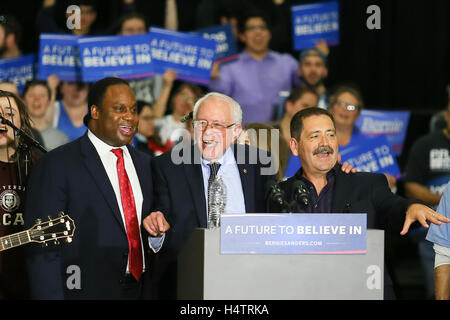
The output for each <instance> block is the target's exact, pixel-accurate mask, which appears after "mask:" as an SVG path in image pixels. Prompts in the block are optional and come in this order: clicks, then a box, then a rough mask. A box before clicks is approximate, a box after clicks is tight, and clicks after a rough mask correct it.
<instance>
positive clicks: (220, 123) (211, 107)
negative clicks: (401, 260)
mask: <svg viewBox="0 0 450 320" xmlns="http://www.w3.org/2000/svg"><path fill="white" fill-rule="evenodd" d="M201 120H204V121H208V125H207V126H206V127H202V126H200V125H195V123H196V122H197V121H201ZM233 123H235V119H234V116H233V108H232V107H231V105H230V104H229V103H228V102H226V101H224V100H222V99H220V98H218V97H214V96H211V97H209V98H207V99H206V100H204V101H203V103H202V104H201V106H200V107H199V109H198V112H197V115H196V119H195V120H194V125H195V127H194V135H195V141H196V143H197V145H198V146H199V148H200V151H201V152H202V156H203V158H204V159H208V160H215V159H219V158H220V157H221V156H222V155H223V154H224V153H225V151H226V150H227V148H228V147H229V146H230V145H231V144H232V143H234V142H235V141H236V139H237V138H238V136H239V134H240V133H241V131H242V126H241V125H239V124H235V125H232V126H230V125H231V124H233ZM211 124H217V126H215V128H212V127H211ZM227 126H230V127H228V128H226V127H227ZM219 127H222V128H219Z"/></svg>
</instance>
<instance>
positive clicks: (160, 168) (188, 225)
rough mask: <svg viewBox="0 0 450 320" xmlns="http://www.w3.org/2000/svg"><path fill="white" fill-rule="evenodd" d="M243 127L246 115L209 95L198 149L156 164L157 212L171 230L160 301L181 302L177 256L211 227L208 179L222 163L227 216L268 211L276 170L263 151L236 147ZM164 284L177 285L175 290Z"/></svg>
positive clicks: (197, 125)
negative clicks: (201, 230)
mask: <svg viewBox="0 0 450 320" xmlns="http://www.w3.org/2000/svg"><path fill="white" fill-rule="evenodd" d="M241 122H242V111H241V108H240V106H239V104H238V103H237V102H236V101H234V100H233V99H231V98H230V97H228V96H226V95H223V94H219V93H209V94H207V95H206V96H204V97H203V98H201V99H200V100H198V102H197V103H196V104H195V106H194V111H193V124H194V136H195V144H194V145H192V144H191V142H190V139H188V140H189V141H188V142H187V143H185V141H183V142H181V143H180V144H178V145H176V146H175V147H174V148H173V149H172V151H171V152H167V153H165V154H163V155H161V156H159V157H155V158H153V159H152V170H153V178H154V180H153V182H154V187H153V189H154V192H155V201H156V206H155V207H156V208H157V209H158V210H160V211H162V212H163V213H164V214H165V215H166V217H167V220H168V221H169V223H170V225H171V229H170V231H169V232H168V233H167V235H166V239H165V243H164V248H163V249H162V250H161V251H160V252H159V253H158V255H157V257H156V259H157V260H158V261H157V263H158V265H159V268H158V270H162V271H163V272H166V266H167V265H169V266H170V267H169V271H168V273H167V274H166V275H165V276H164V275H162V274H160V273H158V274H157V275H156V276H155V278H156V279H158V280H159V282H160V284H161V285H160V287H161V289H163V290H164V291H163V292H160V296H159V297H160V298H167V299H175V298H176V287H175V280H176V260H175V259H176V256H177V254H178V253H179V251H180V250H181V248H182V246H183V244H184V243H185V242H186V241H187V239H188V236H189V235H190V233H191V232H192V231H193V230H194V229H195V228H206V227H207V216H208V214H207V212H208V208H207V204H208V196H207V190H208V180H209V178H210V174H211V171H212V170H214V169H211V168H213V164H214V163H215V164H220V166H219V167H218V169H217V175H218V176H221V177H222V180H223V181H224V183H225V185H226V187H227V205H226V210H225V212H226V213H244V212H249V213H258V212H265V211H266V208H265V195H264V186H265V185H266V183H267V181H268V180H269V179H275V174H276V168H274V167H273V166H271V165H273V162H272V161H271V160H272V159H271V157H270V156H269V155H268V154H267V153H265V154H264V155H263V153H262V150H261V153H259V152H260V151H259V150H257V149H255V148H252V147H249V146H247V145H239V144H235V141H236V139H237V137H238V136H239V134H240V133H241V131H242V126H241ZM261 155H262V156H261ZM253 156H254V157H255V158H253V159H252V157H253ZM257 158H258V159H257ZM250 160H253V161H250ZM262 163H264V164H262ZM169 274H171V275H169ZM161 279H166V280H169V281H170V280H173V282H172V286H168V285H167V281H166V280H161Z"/></svg>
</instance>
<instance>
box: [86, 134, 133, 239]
mask: <svg viewBox="0 0 450 320" xmlns="http://www.w3.org/2000/svg"><path fill="white" fill-rule="evenodd" d="M80 144H81V156H82V158H83V161H84V164H85V166H86V168H87V170H88V172H89V173H90V174H91V176H92V178H93V179H94V182H95V184H96V185H97V187H98V189H99V190H100V192H101V194H102V195H103V197H104V198H105V200H106V202H107V203H108V205H109V207H110V208H111V211H112V212H113V214H114V217H115V218H116V219H117V221H118V222H119V223H120V224H121V225H122V227H123V228H122V230H124V232H125V226H124V225H123V221H122V216H121V214H120V210H119V207H118V204H117V199H116V195H115V193H114V190H113V187H112V185H111V182H110V181H109V178H108V175H107V174H106V170H105V168H104V167H103V164H102V161H101V160H100V156H99V155H98V153H97V150H96V149H95V147H94V145H93V144H92V143H91V141H90V140H89V138H88V136H87V134H85V135H84V136H83V137H82V138H81V140H80Z"/></svg>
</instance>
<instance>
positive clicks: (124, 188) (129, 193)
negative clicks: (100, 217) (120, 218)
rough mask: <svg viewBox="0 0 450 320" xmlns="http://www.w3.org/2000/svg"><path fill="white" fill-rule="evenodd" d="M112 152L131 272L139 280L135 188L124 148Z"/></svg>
mask: <svg viewBox="0 0 450 320" xmlns="http://www.w3.org/2000/svg"><path fill="white" fill-rule="evenodd" d="M111 152H112V153H114V154H115V155H116V156H117V176H118V178H119V187H120V198H121V200H122V208H123V213H124V215H125V224H126V229H127V238H128V247H129V250H130V254H129V268H130V272H131V274H132V275H133V277H134V278H135V279H136V280H139V278H140V276H141V273H142V269H143V261H142V249H141V237H140V234H139V224H138V219H137V215H136V204H135V203H134V196H133V190H132V189H131V183H130V180H129V179H128V175H127V172H126V171H125V165H124V162H123V150H122V149H112V150H111Z"/></svg>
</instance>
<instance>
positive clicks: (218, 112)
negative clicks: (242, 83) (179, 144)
mask: <svg viewBox="0 0 450 320" xmlns="http://www.w3.org/2000/svg"><path fill="white" fill-rule="evenodd" d="M197 119H198V120H209V121H219V122H231V121H233V107H232V106H231V104H230V103H229V102H228V101H225V100H224V99H221V98H219V97H215V96H211V97H208V98H207V99H206V100H205V101H203V102H202V104H201V105H200V106H199V108H198V112H197Z"/></svg>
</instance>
